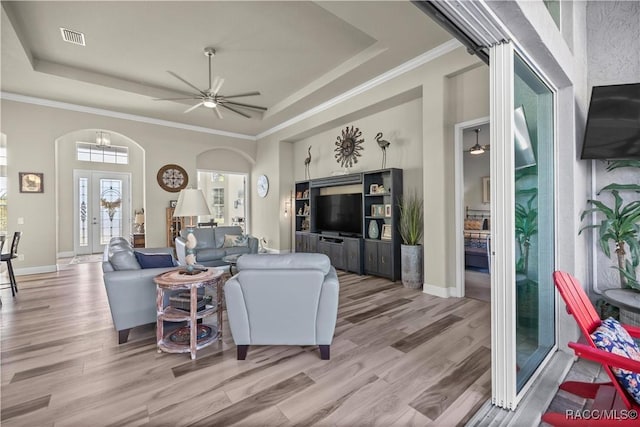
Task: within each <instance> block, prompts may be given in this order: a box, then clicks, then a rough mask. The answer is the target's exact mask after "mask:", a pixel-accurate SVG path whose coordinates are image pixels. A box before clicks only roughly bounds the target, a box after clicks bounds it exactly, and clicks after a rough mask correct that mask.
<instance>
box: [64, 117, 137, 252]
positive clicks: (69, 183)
mask: <svg viewBox="0 0 640 427" xmlns="http://www.w3.org/2000/svg"><path fill="white" fill-rule="evenodd" d="M144 154H145V153H144V149H143V148H142V147H141V146H140V145H139V144H137V143H136V142H135V141H133V140H132V139H130V138H128V137H127V136H125V135H121V134H119V133H117V132H113V131H111V130H108V129H82V130H77V131H73V132H70V133H68V134H66V135H63V136H61V137H59V138H57V139H56V200H57V202H56V212H57V218H58V221H57V241H58V256H59V257H70V256H75V255H83V254H91V253H99V252H101V251H102V250H103V247H104V245H105V244H106V243H108V242H109V240H110V239H111V238H112V237H116V236H123V237H126V238H129V236H130V235H131V232H132V218H133V213H134V211H142V210H143V209H144V200H145V198H144V193H145V182H144V181H145V180H144Z"/></svg>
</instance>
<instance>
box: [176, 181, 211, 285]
mask: <svg viewBox="0 0 640 427" xmlns="http://www.w3.org/2000/svg"><path fill="white" fill-rule="evenodd" d="M202 215H211V210H210V209H209V206H208V205H207V201H206V199H205V197H204V193H203V192H202V190H198V189H196V188H186V189H184V190H180V195H179V196H178V203H177V204H176V209H175V211H174V212H173V216H174V217H188V218H189V224H188V225H187V235H186V239H185V240H186V241H187V242H186V244H185V247H186V259H185V261H186V263H187V265H186V270H187V273H190V274H193V273H194V270H195V269H194V265H195V263H196V255H195V247H196V245H197V244H198V240H197V239H196V236H195V234H193V217H194V216H202Z"/></svg>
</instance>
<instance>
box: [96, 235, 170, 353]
mask: <svg viewBox="0 0 640 427" xmlns="http://www.w3.org/2000/svg"><path fill="white" fill-rule="evenodd" d="M135 250H136V251H138V252H142V253H147V254H158V253H163V254H170V255H171V258H172V261H173V263H174V265H176V266H177V262H176V261H175V259H174V258H173V248H136V249H135ZM173 268H175V267H166V268H146V269H142V268H141V267H140V264H139V263H138V261H137V259H136V257H135V255H134V250H133V248H132V247H131V244H130V243H129V242H128V241H127V240H126V239H124V238H122V237H114V238H113V239H111V242H109V244H108V245H107V246H106V247H105V251H104V258H103V262H102V272H103V275H102V277H103V280H104V286H105V288H106V290H107V298H108V300H109V309H110V310H111V318H112V319H113V325H114V326H115V328H116V330H117V331H118V343H119V344H122V343H125V342H127V339H128V338H129V331H130V330H131V328H134V327H136V326H141V325H146V324H149V323H155V322H156V284H155V282H154V281H153V278H154V277H155V276H156V275H158V274H160V273H164V272H165V271H168V270H171V269H173ZM165 297H166V299H167V301H165V304H167V303H168V297H169V295H166V296H165Z"/></svg>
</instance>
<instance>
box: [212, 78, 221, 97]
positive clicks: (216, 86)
mask: <svg viewBox="0 0 640 427" xmlns="http://www.w3.org/2000/svg"><path fill="white" fill-rule="evenodd" d="M223 83H224V79H223V78H222V77H216V79H215V80H214V83H213V88H211V92H212V93H213V94H214V95H217V94H218V92H219V91H220V88H221V87H222V85H223Z"/></svg>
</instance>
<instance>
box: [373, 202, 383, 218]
mask: <svg viewBox="0 0 640 427" xmlns="http://www.w3.org/2000/svg"><path fill="white" fill-rule="evenodd" d="M371 216H375V217H383V216H384V205H371Z"/></svg>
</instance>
